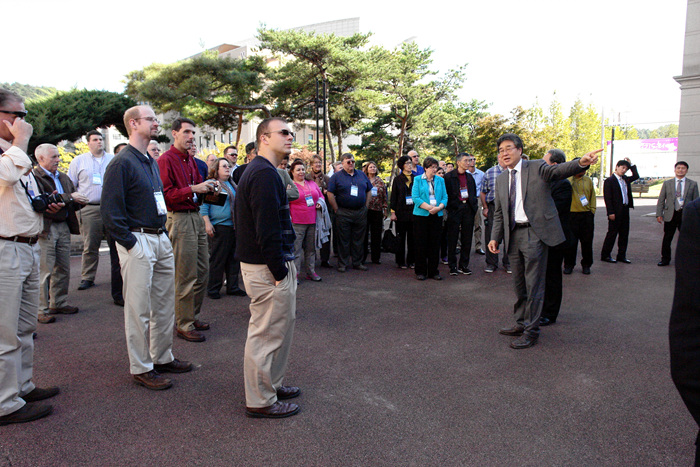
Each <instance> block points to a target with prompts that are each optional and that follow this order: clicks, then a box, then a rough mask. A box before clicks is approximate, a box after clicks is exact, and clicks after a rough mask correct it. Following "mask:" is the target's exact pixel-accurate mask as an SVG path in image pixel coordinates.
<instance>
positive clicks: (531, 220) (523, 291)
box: [488, 133, 602, 349]
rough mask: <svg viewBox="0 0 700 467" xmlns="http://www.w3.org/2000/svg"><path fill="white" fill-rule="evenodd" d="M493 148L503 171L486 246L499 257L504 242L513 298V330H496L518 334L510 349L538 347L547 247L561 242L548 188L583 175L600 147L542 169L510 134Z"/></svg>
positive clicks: (517, 139)
mask: <svg viewBox="0 0 700 467" xmlns="http://www.w3.org/2000/svg"><path fill="white" fill-rule="evenodd" d="M497 147H498V153H499V154H500V155H501V156H502V157H503V162H504V165H505V166H506V167H507V168H508V170H504V171H503V173H501V175H499V176H498V178H497V179H496V198H495V201H496V206H495V212H494V218H493V231H492V237H491V238H492V239H491V241H490V242H489V245H488V247H489V251H491V253H494V254H496V253H498V252H499V249H498V244H499V242H500V241H501V239H503V238H505V248H506V251H507V252H508V257H509V259H510V265H511V268H512V270H513V280H514V281H515V295H516V298H517V301H516V302H515V306H514V307H513V312H514V314H515V322H516V324H515V326H513V327H510V328H504V329H501V330H500V331H499V332H500V333H501V334H503V335H506V336H520V338H518V339H516V340H514V341H513V342H511V344H510V346H511V347H512V348H514V349H525V348H528V347H532V346H533V345H535V344H536V343H537V338H538V337H539V333H540V313H541V312H542V302H543V298H544V284H545V272H546V269H547V247H550V246H555V245H559V244H560V243H562V242H563V241H564V240H565V239H566V237H565V236H564V232H563V231H562V228H561V223H560V222H559V216H558V215H557V208H556V206H555V205H554V201H553V200H552V196H551V188H550V185H549V184H550V182H551V181H553V180H561V179H563V178H567V177H570V176H572V175H575V174H577V173H579V172H583V171H585V170H586V169H588V167H589V166H590V165H591V164H595V163H596V162H597V161H598V153H600V152H601V151H602V149H599V150H597V151H593V152H589V153H588V154H586V155H585V156H583V157H581V158H580V159H574V160H573V161H569V162H565V163H563V164H557V165H547V164H546V163H545V162H544V161H543V160H532V161H526V160H523V159H522V154H523V142H522V140H521V139H520V137H518V136H517V135H515V134H513V133H506V134H505V135H503V136H501V137H500V138H498V143H497Z"/></svg>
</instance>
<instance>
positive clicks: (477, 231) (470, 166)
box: [462, 152, 486, 255]
mask: <svg viewBox="0 0 700 467" xmlns="http://www.w3.org/2000/svg"><path fill="white" fill-rule="evenodd" d="M462 154H466V155H467V170H468V171H469V173H470V174H471V176H472V177H474V181H475V182H476V186H478V187H481V182H482V181H483V180H484V171H483V170H479V169H477V168H476V157H475V156H474V154H467V153H466V152H463V153H462ZM474 251H476V252H477V253H478V254H480V255H485V254H486V252H484V250H483V249H482V248H481V210H480V209H479V206H477V208H476V214H475V215H474ZM467 254H469V251H467Z"/></svg>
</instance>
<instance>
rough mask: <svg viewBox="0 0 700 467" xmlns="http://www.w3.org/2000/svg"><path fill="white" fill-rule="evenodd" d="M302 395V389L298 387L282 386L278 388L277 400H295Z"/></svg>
mask: <svg viewBox="0 0 700 467" xmlns="http://www.w3.org/2000/svg"><path fill="white" fill-rule="evenodd" d="M300 395H301V389H299V388H298V387H296V386H280V387H279V388H277V399H279V400H285V399H294V398H295V397H298V396H300Z"/></svg>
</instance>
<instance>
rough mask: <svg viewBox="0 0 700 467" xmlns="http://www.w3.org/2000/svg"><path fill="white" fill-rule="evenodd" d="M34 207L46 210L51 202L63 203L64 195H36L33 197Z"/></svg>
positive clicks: (40, 210) (41, 210)
mask: <svg viewBox="0 0 700 467" xmlns="http://www.w3.org/2000/svg"><path fill="white" fill-rule="evenodd" d="M31 201H32V209H34V210H35V211H36V212H45V211H46V210H47V209H48V208H49V205H50V204H53V203H56V204H58V203H63V202H65V201H64V200H63V196H61V195H60V194H58V193H42V194H40V195H37V196H34V197H33V198H32V199H31Z"/></svg>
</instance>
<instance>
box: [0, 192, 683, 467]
mask: <svg viewBox="0 0 700 467" xmlns="http://www.w3.org/2000/svg"><path fill="white" fill-rule="evenodd" d="M635 202H637V199H635ZM599 204H602V200H600V199H599ZM639 204H646V206H639V207H638V208H637V209H635V210H634V211H633V214H632V234H631V238H630V248H629V254H628V256H629V257H630V259H631V260H632V261H633V264H632V265H624V264H615V265H613V264H602V263H600V262H596V263H595V264H594V265H593V274H592V275H590V276H584V275H582V274H581V271H580V268H578V267H577V269H576V270H575V271H574V274H572V275H571V276H565V292H564V304H563V307H562V313H561V316H560V319H559V321H558V322H557V324H556V325H554V326H551V327H549V328H545V329H544V331H543V333H542V336H541V338H540V342H539V343H538V345H537V346H535V347H533V348H531V349H527V350H521V351H515V350H511V349H510V348H509V347H508V343H509V341H510V338H508V337H504V336H500V335H499V334H497V330H498V328H499V327H501V326H505V325H509V324H511V320H512V311H511V310H512V304H513V301H514V300H513V292H512V283H511V277H510V276H509V275H507V274H505V273H504V272H503V271H502V270H499V271H497V272H496V273H494V274H490V275H487V274H485V273H484V272H483V258H482V257H480V256H476V255H474V256H472V264H471V266H472V269H473V270H475V273H474V274H473V275H472V276H469V277H467V276H460V277H449V276H447V277H446V280H444V281H442V282H435V281H431V280H428V281H425V282H418V281H416V280H414V278H413V275H412V271H407V270H398V269H396V268H395V267H394V266H393V264H392V263H393V261H392V258H391V257H390V256H389V255H384V256H383V261H384V264H382V265H381V266H374V267H370V271H369V272H364V273H363V272H360V271H350V272H348V273H346V274H340V273H337V272H336V271H329V270H319V273H320V274H321V275H322V276H323V282H321V283H302V285H301V286H300V288H299V294H298V319H297V326H296V334H295V340H294V345H293V351H292V356H291V362H290V368H289V371H288V378H287V382H288V383H290V384H295V385H299V386H301V387H302V388H303V391H304V393H303V395H302V396H301V397H300V398H299V399H298V401H299V403H300V404H301V406H302V412H301V413H300V414H299V415H297V416H295V417H291V418H288V419H285V420H252V419H248V418H246V417H245V416H244V397H243V384H242V355H243V346H244V342H245V334H246V324H247V318H248V316H247V315H248V312H247V302H248V299H247V298H240V297H224V298H223V299H221V300H218V301H212V300H208V299H207V301H206V302H205V309H206V312H205V313H204V316H203V318H205V319H207V320H209V321H210V322H211V324H212V330H211V331H209V332H208V333H207V341H206V342H205V343H188V342H184V341H182V340H179V339H176V340H175V346H174V350H175V354H176V356H177V357H179V358H180V359H186V360H191V361H193V362H195V363H196V365H197V369H196V371H194V372H192V373H189V374H183V375H175V376H174V377H173V379H174V380H175V385H174V387H173V388H172V389H170V390H168V391H164V392H150V391H147V390H146V389H144V388H141V387H138V386H136V385H135V384H133V382H132V381H131V379H130V377H129V374H128V362H127V356H126V349H125V339H124V331H123V317H122V313H121V311H122V309H121V308H118V307H116V306H114V305H113V304H112V302H111V300H110V299H109V284H108V269H109V267H108V266H109V265H108V261H109V260H108V256H103V257H102V258H101V262H100V269H99V276H98V286H97V287H94V288H92V289H90V290H88V291H84V292H78V291H76V290H75V287H76V286H77V285H78V282H79V270H80V267H79V261H80V260H79V258H73V259H72V267H73V275H72V282H71V296H70V298H71V303H72V304H76V305H79V306H80V309H81V311H80V313H79V314H77V315H73V316H60V317H59V320H58V322H56V323H54V324H50V325H39V326H40V327H39V337H38V339H37V341H36V354H35V362H36V364H35V380H36V382H37V383H39V384H40V385H54V384H57V385H59V386H60V387H61V394H60V395H59V396H57V397H55V398H54V399H53V400H52V403H53V405H54V407H55V409H54V413H53V415H51V416H50V417H48V418H46V419H43V420H40V421H36V422H33V423H30V424H25V425H15V426H7V427H2V428H0V433H1V435H0V466H9V465H12V466H29V465H41V466H48V465H71V466H74V465H101V466H102V465H104V466H108V465H148V464H154V465H222V466H223V465H323V466H326V465H332V466H336V465H362V466H365V465H440V466H443V465H475V466H482V465H489V466H491V465H493V466H502V465H529V466H541V465H553V466H563V465H581V466H592V465H595V466H598V465H615V466H617V465H630V466H645V465H669V466H671V465H673V466H676V465H691V464H692V455H693V452H694V447H693V442H694V440H695V434H696V430H697V427H696V426H695V423H694V422H693V420H692V418H691V417H690V415H689V414H688V413H687V411H686V410H685V407H684V406H683V404H682V402H681V400H680V398H679V396H678V394H677V392H676V391H675V388H674V387H673V384H672V382H671V379H670V377H669V369H668V338H667V323H668V316H669V311H670V307H671V300H672V293H673V281H674V275H675V274H674V269H673V267H667V268H659V267H657V266H656V262H657V261H658V260H659V250H660V243H661V236H662V228H661V226H659V225H658V224H657V223H656V220H655V219H654V218H653V217H649V216H644V214H649V213H651V212H652V211H653V206H651V204H653V201H651V200H642V201H641V202H640V203H639ZM597 220H598V225H597V228H596V241H595V252H596V253H595V256H594V258H595V259H596V260H597V259H598V257H599V251H600V246H601V244H602V240H603V236H604V234H605V220H604V213H603V211H599V213H598V215H597ZM441 269H442V272H443V273H444V274H446V272H447V269H446V266H442V267H441Z"/></svg>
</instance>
